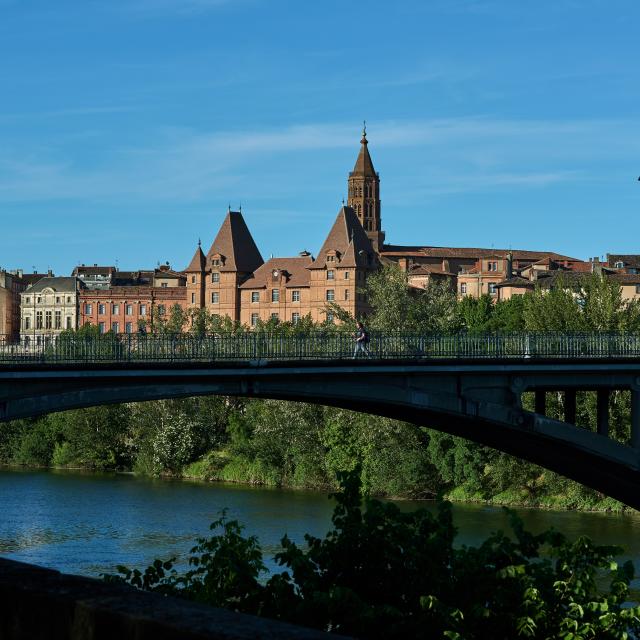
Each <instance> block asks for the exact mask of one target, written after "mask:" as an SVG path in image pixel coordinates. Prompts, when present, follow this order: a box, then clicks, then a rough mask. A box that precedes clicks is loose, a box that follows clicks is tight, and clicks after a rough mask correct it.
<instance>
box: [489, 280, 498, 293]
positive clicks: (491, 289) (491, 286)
mask: <svg viewBox="0 0 640 640" xmlns="http://www.w3.org/2000/svg"><path fill="white" fill-rule="evenodd" d="M497 293H498V290H497V289H496V285H495V283H493V282H490V283H489V295H492V296H495V295H496V294H497Z"/></svg>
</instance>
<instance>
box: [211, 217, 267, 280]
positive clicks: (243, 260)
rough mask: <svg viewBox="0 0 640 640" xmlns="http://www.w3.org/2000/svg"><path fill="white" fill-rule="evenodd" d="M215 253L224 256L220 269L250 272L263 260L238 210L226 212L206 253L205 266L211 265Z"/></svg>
mask: <svg viewBox="0 0 640 640" xmlns="http://www.w3.org/2000/svg"><path fill="white" fill-rule="evenodd" d="M217 254H219V255H221V256H223V257H224V264H222V265H221V267H220V271H240V272H242V273H251V272H253V271H255V270H256V269H257V268H258V267H259V266H260V265H261V264H262V263H263V262H264V260H263V259H262V256H261V255H260V251H258V247H256V243H255V242H254V241H253V238H252V237H251V233H250V232H249V228H248V227H247V225H246V223H245V221H244V218H243V217H242V214H241V213H240V212H239V211H229V212H228V213H227V216H226V218H225V219H224V222H223V223H222V226H221V227H220V230H219V231H218V235H217V236H216V239H215V240H214V241H213V244H212V245H211V248H210V249H209V252H208V253H207V267H210V266H211V257H212V256H214V255H217Z"/></svg>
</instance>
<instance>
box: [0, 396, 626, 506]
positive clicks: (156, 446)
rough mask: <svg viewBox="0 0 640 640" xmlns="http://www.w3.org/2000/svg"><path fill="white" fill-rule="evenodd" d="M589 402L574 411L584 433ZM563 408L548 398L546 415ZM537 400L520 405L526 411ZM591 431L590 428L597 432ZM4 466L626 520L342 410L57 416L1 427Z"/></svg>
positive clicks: (542, 473)
mask: <svg viewBox="0 0 640 640" xmlns="http://www.w3.org/2000/svg"><path fill="white" fill-rule="evenodd" d="M592 395H593V394H589V393H586V392H585V393H584V394H581V397H580V398H579V402H578V406H579V407H580V411H581V412H582V414H583V416H582V418H583V421H584V422H583V423H584V424H587V425H589V424H590V422H589V416H590V415H592V414H593V413H594V412H595V398H592V397H591V396H592ZM561 400H562V398H561V397H560V398H558V397H556V396H552V395H551V394H549V398H548V407H549V409H548V410H549V412H550V414H551V415H553V413H554V412H558V413H560V412H561V411H562V406H561ZM530 401H532V399H530V398H525V403H527V402H530ZM629 401H630V399H629V398H628V397H627V395H625V394H624V393H620V394H618V395H614V396H613V398H612V404H611V416H612V417H611V429H612V432H613V433H614V434H616V433H619V434H620V435H622V436H624V433H625V430H627V429H628V425H625V423H624V416H625V415H628V407H627V406H625V405H626V403H628V402H629ZM591 428H593V429H595V424H593V425H591ZM0 463H2V464H5V465H24V466H27V467H58V468H65V467H66V468H83V469H90V470H96V471H104V470H122V471H133V472H135V473H138V474H143V475H151V476H161V475H168V476H172V477H184V478H193V479H200V480H218V481H227V482H240V483H250V484H262V485H270V486H282V487H293V488H305V489H317V490H323V491H326V490H333V489H335V488H336V486H337V477H338V474H340V473H342V472H348V471H353V470H354V469H356V468H358V469H359V476H360V482H361V484H362V488H363V491H364V492H365V493H366V494H367V495H371V496H379V497H393V498H410V499H421V498H434V497H436V496H437V495H443V496H445V497H448V498H449V499H452V500H456V501H477V502H488V503H492V504H505V505H525V506H535V507H544V508H559V509H595V510H616V511H618V510H623V509H624V507H623V505H621V504H620V503H618V502H616V501H614V500H612V499H610V498H607V497H606V496H603V495H601V494H598V493H596V492H594V491H592V490H590V489H587V488H585V487H583V486H581V485H579V484H577V483H574V482H572V481H570V480H567V479H566V478H563V477H561V476H559V475H557V474H555V473H552V472H550V471H547V470H545V469H542V468H541V467H538V466H536V465H532V464H529V463H527V462H524V461H522V460H519V459H516V458H513V457H511V456H509V455H506V454H503V453H500V452H499V451H495V450H493V449H489V448H487V447H482V446H479V445H476V444H474V443H471V442H468V441H466V440H463V439H461V438H457V437H454V436H450V435H448V434H444V433H440V432H438V431H433V430H429V429H424V428H420V427H416V426H415V425H411V424H407V423H404V422H399V421H395V420H391V419H388V418H381V417H377V416H370V415H366V414H361V413H355V412H351V411H346V410H342V409H335V408H330V407H322V406H317V405H311V404H302V403H293V402H283V401H275V400H239V399H235V398H226V397H207V398H189V399H184V400H160V401H155V402H146V403H134V404H125V405H115V406H104V407H95V408H90V409H82V410H76V411H67V412H63V413H56V414H51V415H48V416H44V417H42V418H39V419H37V420H18V421H14V422H9V423H6V424H4V425H0Z"/></svg>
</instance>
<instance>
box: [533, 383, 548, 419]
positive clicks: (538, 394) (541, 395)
mask: <svg viewBox="0 0 640 640" xmlns="http://www.w3.org/2000/svg"><path fill="white" fill-rule="evenodd" d="M535 398H536V399H535V404H536V406H535V411H536V413H539V414H540V415H541V416H543V415H545V413H546V412H547V392H546V391H544V390H543V389H536V390H535Z"/></svg>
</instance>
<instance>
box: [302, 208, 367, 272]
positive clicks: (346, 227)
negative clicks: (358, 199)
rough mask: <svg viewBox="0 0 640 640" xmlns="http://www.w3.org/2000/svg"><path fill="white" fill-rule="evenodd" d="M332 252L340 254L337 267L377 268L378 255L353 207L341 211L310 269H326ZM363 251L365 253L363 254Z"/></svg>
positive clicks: (336, 263)
mask: <svg viewBox="0 0 640 640" xmlns="http://www.w3.org/2000/svg"><path fill="white" fill-rule="evenodd" d="M331 251H337V252H338V253H339V254H340V256H339V260H337V261H336V262H335V266H336V267H338V266H339V267H356V266H371V267H373V266H375V262H374V261H375V260H376V253H375V251H374V249H373V246H372V245H371V240H369V238H368V236H367V234H366V232H365V230H364V229H363V228H362V225H361V224H360V220H358V216H357V215H356V212H355V211H354V210H353V209H352V208H351V207H345V206H343V207H342V208H341V209H340V211H339V212H338V216H337V217H336V221H335V222H334V223H333V226H332V227H331V231H329V235H328V236H327V238H326V240H325V241H324V244H323V245H322V248H321V249H320V252H319V253H318V257H317V258H316V259H315V261H314V262H313V264H312V265H311V266H310V267H309V268H310V269H324V268H325V266H326V265H327V254H328V253H330V252H331ZM361 251H362V252H364V253H363V254H361V253H360V252H361ZM332 264H333V263H332Z"/></svg>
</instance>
